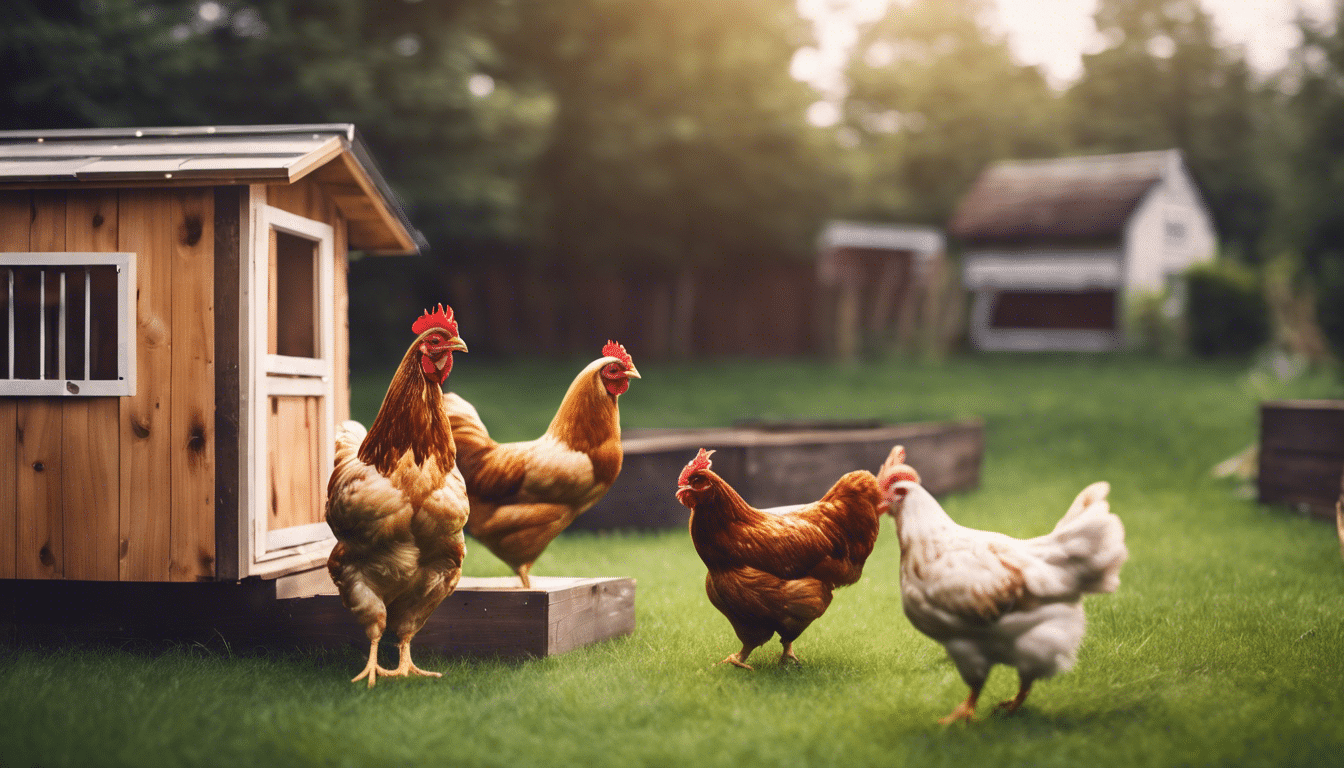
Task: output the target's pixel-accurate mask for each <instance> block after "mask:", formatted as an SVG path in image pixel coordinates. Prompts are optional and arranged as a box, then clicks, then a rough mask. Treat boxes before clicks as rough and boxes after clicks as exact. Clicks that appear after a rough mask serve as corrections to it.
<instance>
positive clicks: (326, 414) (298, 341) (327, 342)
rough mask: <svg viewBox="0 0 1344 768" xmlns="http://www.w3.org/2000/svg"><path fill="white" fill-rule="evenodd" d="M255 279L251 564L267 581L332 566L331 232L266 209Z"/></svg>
mask: <svg viewBox="0 0 1344 768" xmlns="http://www.w3.org/2000/svg"><path fill="white" fill-rule="evenodd" d="M258 210H259V212H260V215H259V216H258V223H259V225H260V226H259V227H258V229H257V239H256V243H255V247H254V259H253V264H252V266H253V269H252V275H251V276H252V294H253V296H252V301H251V306H252V309H251V312H252V319H253V323H252V331H253V333H252V336H251V345H252V348H253V352H252V355H251V360H252V363H253V366H254V375H252V376H251V382H252V386H253V388H254V389H253V391H254V393H255V394H254V396H253V398H252V404H253V407H252V408H251V409H250V410H251V414H250V416H251V429H252V434H253V436H254V439H253V441H252V444H251V448H252V465H253V466H252V479H253V483H252V488H251V492H250V493H249V497H250V498H251V500H252V504H251V506H252V510H251V515H250V517H251V530H250V533H251V539H252V542H251V543H252V546H251V551H252V563H251V564H250V566H249V568H248V569H247V570H248V573H250V574H252V575H267V574H268V573H277V572H283V571H287V570H292V569H294V568H297V567H306V566H308V565H311V564H313V563H314V562H321V561H322V560H323V559H325V556H326V553H327V552H328V551H330V548H331V544H332V538H331V530H330V529H329V528H328V527H327V524H326V522H325V518H324V505H325V502H326V484H327V476H328V475H329V474H330V472H331V466H332V460H333V456H332V454H333V441H334V434H333V432H334V424H333V422H334V418H335V414H334V403H333V386H334V377H333V370H332V357H333V351H334V349H335V322H334V320H335V318H334V314H333V309H332V305H333V291H334V288H333V268H334V253H333V240H334V238H333V231H332V228H331V227H330V226H328V225H326V224H323V223H321V222H318V221H312V220H310V219H305V218H302V217H300V216H296V215H294V214H291V213H288V212H286V211H282V210H280V209H278V208H272V207H270V206H260V207H259V209H258Z"/></svg>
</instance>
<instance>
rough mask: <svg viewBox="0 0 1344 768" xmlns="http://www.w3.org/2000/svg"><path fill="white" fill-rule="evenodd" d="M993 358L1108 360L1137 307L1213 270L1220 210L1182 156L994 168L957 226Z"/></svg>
mask: <svg viewBox="0 0 1344 768" xmlns="http://www.w3.org/2000/svg"><path fill="white" fill-rule="evenodd" d="M949 233H950V234H952V235H953V236H954V237H956V238H957V240H958V241H959V242H960V243H961V245H962V249H963V250H962V254H963V256H962V270H963V280H964V284H965V287H966V290H967V291H968V292H970V294H971V295H972V305H971V317H970V327H969V334H970V341H971V344H972V345H973V346H974V347H976V348H977V349H983V350H1012V351H1030V350H1080V351H1101V350H1110V349H1117V348H1120V347H1122V346H1124V345H1125V343H1126V339H1125V313H1126V309H1127V306H1128V303H1129V302H1130V301H1131V300H1132V299H1134V298H1136V297H1137V296H1139V295H1142V294H1165V295H1166V296H1168V297H1169V298H1170V299H1171V303H1170V304H1169V305H1168V309H1169V311H1172V312H1175V311H1177V310H1178V309H1179V301H1180V297H1181V295H1182V292H1183V291H1182V285H1181V274H1182V273H1183V272H1184V271H1185V269H1186V268H1187V267H1189V266H1191V265H1193V264H1196V263H1198V262H1203V261H1208V260H1211V259H1212V258H1213V257H1214V255H1215V251H1216V249H1217V237H1216V233H1215V232H1214V228H1213V220H1212V217H1211V215H1210V213H1209V209H1208V206H1207V205H1206V204H1205V202H1204V199H1203V197H1202V195H1201V193H1200V191H1199V188H1198V186H1197V185H1196V183H1195V181H1194V179H1193V178H1192V176H1191V174H1190V171H1189V169H1188V168H1187V167H1186V165H1185V162H1184V160H1183V159H1182V156H1181V153H1180V151H1179V150H1174V149H1173V150H1162V151H1153V152H1135V153H1130V154H1118V155H1095V156H1088V157H1071V158H1063V159H1057V160H1032V161H1010V162H1001V163H996V164H994V165H991V166H990V167H989V168H987V169H986V170H985V171H984V172H983V173H982V174H981V175H980V177H979V178H978V179H976V181H975V183H974V184H973V185H972V187H971V189H970V191H969V192H967V193H966V196H965V197H963V198H962V200H961V201H960V203H959V204H958V206H957V208H956V211H955V212H954V214H953V216H952V219H951V222H950V224H949Z"/></svg>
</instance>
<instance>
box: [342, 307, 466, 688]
mask: <svg viewBox="0 0 1344 768" xmlns="http://www.w3.org/2000/svg"><path fill="white" fill-rule="evenodd" d="M411 330H412V332H414V333H415V334H416V338H415V341H414V342H412V344H411V346H410V348H409V349H407V350H406V354H405V355H404V356H403V357H402V359H401V365H399V366H398V367H397V372H396V374H395V375H394V376H393V377H392V383H391V384H390V385H389V386H388V388H387V395H386V396H385V397H384V398H383V404H382V407H380V408H379V409H378V415H377V417H375V418H374V420H373V425H372V426H371V427H370V428H369V430H368V432H367V433H366V432H365V430H364V428H363V427H362V426H361V425H360V424H359V423H358V422H353V421H347V422H345V423H344V424H342V425H341V428H340V429H339V431H338V434H337V436H336V465H335V469H334V471H333V472H332V473H331V480H330V481H329V482H328V483H327V524H328V525H330V526H331V530H332V533H334V534H335V535H336V540H337V543H336V546H335V547H334V548H333V549H332V551H331V557H330V558H329V559H328V560H327V571H328V572H329V573H330V574H331V580H332V581H334V582H335V583H336V587H337V589H338V590H339V591H340V593H341V602H343V603H344V604H345V607H346V608H348V609H349V610H350V611H351V613H353V614H354V615H355V619H356V620H357V621H358V622H359V623H360V625H362V626H363V627H364V634H365V635H366V636H368V638H369V660H368V663H367V664H365V666H364V670H363V671H362V672H360V673H359V674H358V675H357V676H355V678H354V679H353V680H351V682H358V681H359V680H363V679H367V680H368V681H369V682H368V687H370V688H372V687H373V685H374V682H375V681H376V680H377V678H378V676H379V675H383V676H386V677H397V676H409V675H425V676H429V677H440V676H441V675H440V673H438V672H426V671H425V670H423V669H420V668H419V667H417V666H416V665H415V664H414V663H413V662H412V661H411V648H410V646H411V638H413V637H415V633H416V632H419V631H420V628H421V627H422V626H424V624H425V620H426V619H428V618H429V615H430V614H431V613H433V612H434V609H435V608H437V607H438V606H439V603H441V602H443V599H444V598H445V597H447V596H448V595H449V594H451V593H452V591H453V589H454V588H455V587H456V586H457V582H458V579H459V578H461V576H462V558H463V557H464V556H465V555H466V545H465V540H464V537H463V535H462V526H463V525H464V524H465V523H466V521H467V512H468V506H467V491H466V485H465V483H463V481H462V473H461V471H460V470H459V469H458V467H457V460H456V449H455V447H454V445H453V434H452V430H451V429H450V427H449V422H448V414H447V413H445V412H444V410H443V405H442V401H443V390H442V389H441V387H442V385H443V382H444V381H446V380H447V379H448V372H449V371H451V370H452V368H453V352H455V351H456V352H466V351H467V345H466V344H465V343H464V342H463V341H462V339H461V338H460V337H459V336H458V335H457V323H456V322H455V321H454V320H453V311H452V309H447V310H446V311H445V309H444V307H443V305H442V304H440V305H439V307H438V309H437V310H436V311H435V312H433V313H429V312H426V313H425V314H424V315H423V316H421V317H420V319H418V320H416V321H415V324H414V325H412V326H411ZM388 627H391V629H392V631H393V632H394V633H396V636H397V641H398V650H399V653H400V659H399V663H398V665H397V667H396V669H384V668H382V667H380V666H378V642H379V640H380V639H381V638H382V636H383V632H384V631H385V630H386V629H387V628H388Z"/></svg>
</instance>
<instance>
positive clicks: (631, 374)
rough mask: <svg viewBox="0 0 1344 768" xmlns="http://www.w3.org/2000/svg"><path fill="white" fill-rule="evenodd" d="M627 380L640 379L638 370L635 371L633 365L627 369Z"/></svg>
mask: <svg viewBox="0 0 1344 768" xmlns="http://www.w3.org/2000/svg"><path fill="white" fill-rule="evenodd" d="M625 378H627V379H638V378H639V371H636V370H635V366H633V365H632V366H630V367H629V368H627V369H625Z"/></svg>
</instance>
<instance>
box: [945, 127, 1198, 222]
mask: <svg viewBox="0 0 1344 768" xmlns="http://www.w3.org/2000/svg"><path fill="white" fill-rule="evenodd" d="M1179 160H1180V153H1179V152H1178V151H1177V150H1161V151H1155V152H1134V153H1130V154H1123V155H1093V156H1088V157H1068V158H1061V159H1057V160H1030V161H1008V162H1001V163H995V164H994V165H991V166H989V167H988V168H986V169H985V171H984V172H983V173H981V174H980V177H979V178H978V179H976V181H975V183H974V184H973V185H972V186H971V190H970V191H969V192H967V193H966V196H965V197H963V198H962V199H961V202H960V204H959V205H958V206H957V209H956V211H955V212H954V213H953V215H952V220H951V222H950V223H949V227H948V229H949V231H950V232H951V233H952V234H953V235H955V236H956V237H958V238H960V239H961V240H962V241H963V242H967V243H1024V242H1027V243H1030V242H1041V241H1050V240H1070V241H1081V240H1091V241H1096V240H1113V239H1118V238H1120V237H1121V235H1122V234H1123V233H1124V228H1125V224H1126V223H1127V222H1128V221H1129V217H1130V215H1131V214H1133V213H1134V210H1135V209H1136V208H1138V206H1139V203H1140V202H1142V201H1143V198H1144V196H1146V195H1147V194H1148V191H1149V190H1151V189H1152V188H1153V186H1154V185H1155V184H1157V183H1158V182H1160V181H1161V180H1162V178H1163V176H1164V174H1165V173H1167V172H1168V170H1169V169H1170V168H1171V167H1172V166H1173V162H1179Z"/></svg>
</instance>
